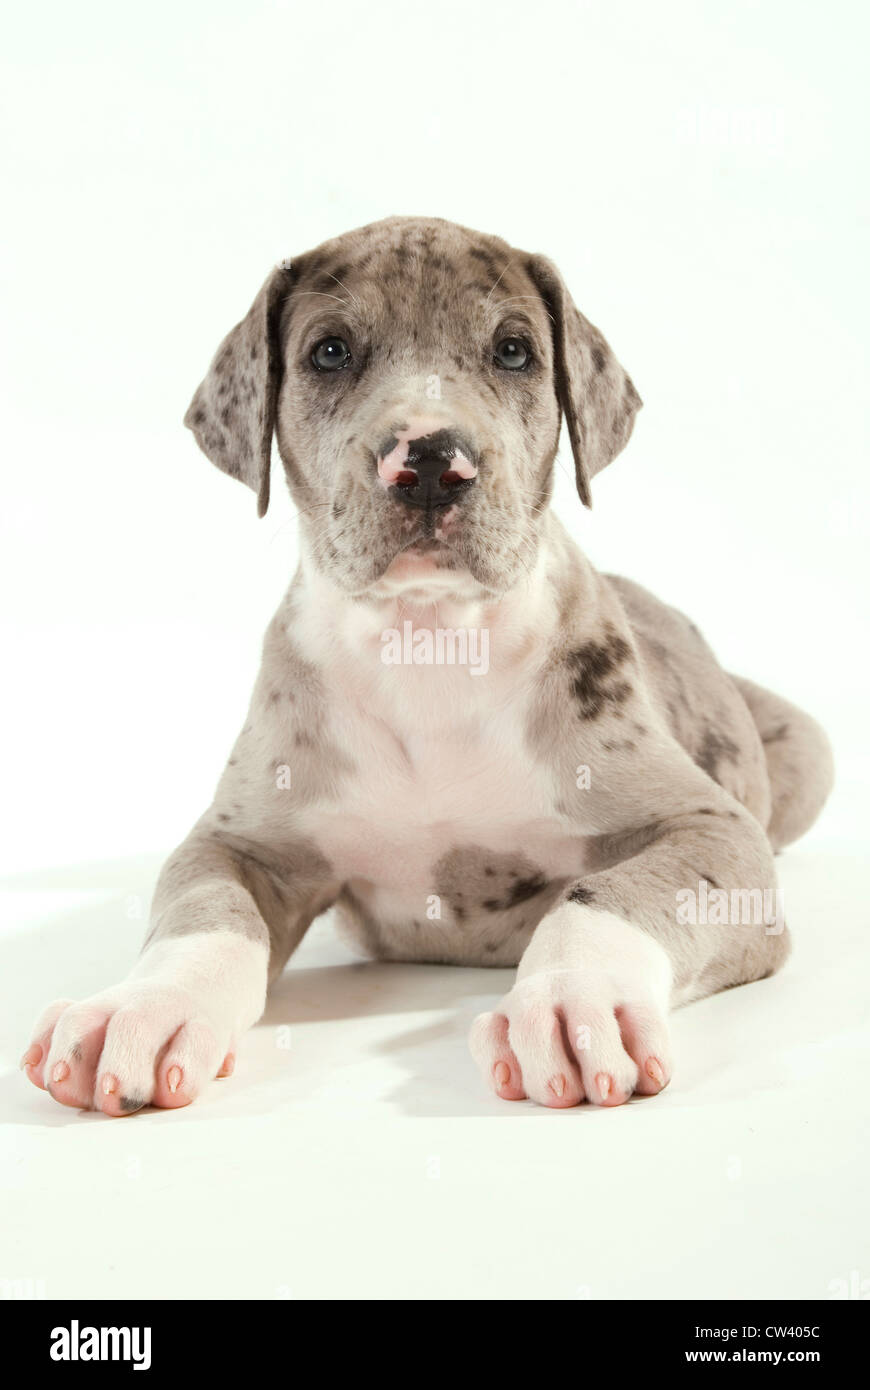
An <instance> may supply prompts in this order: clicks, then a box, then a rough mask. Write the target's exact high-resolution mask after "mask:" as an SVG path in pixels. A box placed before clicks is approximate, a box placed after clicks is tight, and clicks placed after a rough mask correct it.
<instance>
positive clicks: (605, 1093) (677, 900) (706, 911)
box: [471, 764, 788, 1107]
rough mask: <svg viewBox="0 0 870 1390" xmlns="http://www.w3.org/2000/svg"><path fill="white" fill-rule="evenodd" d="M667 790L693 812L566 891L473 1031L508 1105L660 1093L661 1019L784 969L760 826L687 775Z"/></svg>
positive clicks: (664, 1063)
mask: <svg viewBox="0 0 870 1390" xmlns="http://www.w3.org/2000/svg"><path fill="white" fill-rule="evenodd" d="M670 782H671V786H672V787H673V786H674V784H675V783H676V786H677V789H679V784H680V783H681V782H682V783H683V784H684V785H683V788H682V790H683V792H684V794H686V793H688V796H687V800H688V801H690V800H691V796H692V795H694V794H695V793H697V792H700V794H701V799H700V801H698V799H697V796H696V797H695V800H696V805H695V806H694V807H693V808H692V809H691V810H687V811H684V812H682V813H680V812H672V813H671V814H670V815H669V816H667V817H666V818H665V819H664V820H661V819H659V820H657V821H654V822H652V821H651V822H650V823H649V824H648V826H647V827H646V829H645V830H642V831H637V830H636V831H634V832H632V835H631V837H628V839H627V840H626V837H623V848H627V847H629V845H630V846H631V848H633V847H634V845H636V844H637V843H638V842H641V843H642V844H643V847H642V848H640V849H639V851H638V852H637V853H634V854H633V855H632V857H630V858H626V859H624V860H623V861H622V862H618V863H616V864H614V865H612V867H608V868H604V869H601V870H599V871H598V872H592V873H590V874H588V875H586V876H585V877H584V878H582V879H581V880H579V881H578V882H577V883H576V884H574V885H573V886H572V888H571V889H570V890H569V891H568V893H567V894H566V896H565V898H564V899H563V900H562V901H561V902H560V903H559V904H558V905H557V907H555V908H554V909H553V910H552V911H550V912H549V913H548V914H547V915H546V916H545V917H544V918H543V920H542V921H541V922H540V923H539V925H538V926H537V928H536V929H535V932H534V934H533V936H532V939H531V941H530V943H529V945H528V947H527V949H526V951H525V953H524V955H523V957H522V960H521V962H520V966H519V970H518V972H517V981H516V984H515V986H514V988H513V989H512V990H511V991H510V993H509V994H508V995H506V996H505V998H504V999H503V1000H502V1001H501V1003H500V1004H499V1006H498V1008H497V1009H496V1010H495V1012H493V1013H490V1014H483V1015H481V1016H480V1017H479V1018H478V1019H477V1020H476V1021H475V1024H474V1027H473V1029H472V1039H471V1045H472V1051H473V1054H474V1056H475V1059H476V1060H477V1062H478V1065H479V1066H480V1068H481V1070H482V1072H483V1074H484V1076H485V1078H486V1080H487V1081H488V1083H489V1084H490V1085H491V1086H492V1087H493V1089H494V1090H495V1091H496V1093H497V1094H498V1095H500V1096H502V1097H503V1098H505V1099H507V1100H520V1099H522V1098H523V1097H524V1096H528V1097H529V1098H530V1099H532V1100H535V1101H537V1102H538V1103H539V1104H542V1105H549V1106H560V1107H561V1106H569V1105H577V1104H579V1102H580V1101H582V1100H583V1099H587V1100H589V1101H592V1102H593V1103H595V1104H598V1105H620V1104H622V1102H623V1101H625V1100H627V1099H628V1098H629V1096H631V1095H632V1093H634V1092H638V1093H640V1094H642V1095H652V1094H655V1093H656V1092H658V1091H660V1090H661V1089H662V1088H663V1087H664V1086H665V1085H667V1082H668V1080H669V1079H670V1074H671V1057H670V1044H669V1040H668V1025H667V1014H668V1010H669V1008H670V1007H671V1006H672V1005H674V1004H680V1003H686V1002H688V1001H689V1000H690V999H697V998H702V997H703V996H704V995H707V994H711V993H713V992H715V991H716V990H719V989H724V988H726V987H728V986H729V985H735V984H742V983H744V982H746V981H748V980H754V979H758V978H760V977H761V976H764V975H769V974H771V973H772V972H773V971H774V970H776V969H777V968H778V966H779V965H780V964H781V963H782V962H783V960H784V959H785V957H786V955H787V953H788V937H787V932H786V929H785V924H784V922H783V921H782V918H781V912H780V909H779V899H778V898H777V897H776V896H775V895H774V892H775V890H774V872H773V857H772V853H771V850H770V846H769V845H768V842H767V840H766V837H765V835H764V833H763V831H762V829H761V826H760V824H759V823H758V822H757V821H756V820H755V819H754V817H753V816H751V815H750V813H749V812H748V811H746V810H744V809H743V807H741V806H739V805H738V804H737V803H736V802H734V801H733V800H732V799H731V798H730V797H728V796H727V795H726V794H725V793H724V792H722V791H721V789H720V788H718V787H716V788H714V787H713V786H712V784H711V783H709V782H706V783H705V782H704V781H700V780H699V777H698V774H697V771H696V769H694V768H690V767H687V766H686V765H685V764H683V765H682V767H680V766H677V767H676V768H672V769H671V772H670ZM665 785H667V783H665ZM618 844H619V836H616V837H614V838H613V840H612V842H611V847H612V848H613V849H614V850H615V849H616V847H617V846H618ZM693 901H694V904H695V910H694V912H693V911H692V903H693ZM774 905H775V906H774Z"/></svg>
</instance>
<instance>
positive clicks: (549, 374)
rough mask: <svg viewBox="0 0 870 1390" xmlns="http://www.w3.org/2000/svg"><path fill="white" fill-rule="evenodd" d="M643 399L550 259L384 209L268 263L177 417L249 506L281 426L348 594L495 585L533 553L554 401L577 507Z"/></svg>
mask: <svg viewBox="0 0 870 1390" xmlns="http://www.w3.org/2000/svg"><path fill="white" fill-rule="evenodd" d="M640 403H641V402H640V398H639V396H638V394H637V392H636V391H635V389H634V386H633V385H632V383H631V381H630V380H629V378H628V376H627V375H626V373H625V372H624V371H623V369H622V368H621V367H620V365H619V363H618V362H617V361H616V359H615V357H614V356H613V353H612V352H611V350H610V348H609V347H608V345H607V343H606V342H605V340H604V338H603V337H602V336H601V334H600V333H599V332H598V330H597V329H596V328H594V327H593V326H592V324H590V323H589V322H588V320H586V319H585V318H584V317H583V315H582V314H581V313H579V311H578V310H577V309H576V308H575V306H574V304H573V301H572V300H571V297H570V295H569V294H568V291H567V290H566V288H565V286H564V284H563V282H562V279H561V276H560V275H559V272H558V271H557V270H556V268H555V266H554V265H552V263H551V262H549V261H547V260H545V259H544V258H542V257H539V256H531V255H528V254H526V253H524V252H521V251H516V250H513V249H512V248H511V247H510V246H508V245H507V244H506V243H505V242H503V241H500V240H499V239H498V238H497V237H490V236H483V235H481V234H479V233H477V232H471V231H468V230H467V229H465V228H463V227H458V226H455V225H453V224H452V223H449V222H442V221H440V220H438V219H429V218H419V219H418V218H390V219H389V220H387V221H386V222H378V223H375V224H373V225H372V226H369V227H363V228H361V229H360V230H359V231H356V232H351V233H349V234H348V235H347V236H343V237H338V238H336V239H335V240H334V241H329V242H326V243H324V245H323V246H321V247H319V248H318V249H317V250H315V251H311V252H307V253H306V254H305V255H302V256H299V257H298V258H294V259H293V261H292V262H285V263H283V264H282V265H281V266H279V267H278V268H277V269H276V270H274V271H273V273H272V274H271V275H270V276H269V278H268V280H267V281H266V283H265V285H264V286H263V287H262V289H261V290H260V293H259V294H258V296H257V298H256V299H255V301H254V303H253V305H252V306H251V309H250V310H249V312H248V314H247V317H246V318H244V319H243V320H242V322H241V323H240V324H238V325H237V326H236V327H235V328H234V329H233V330H232V331H231V332H230V333H229V334H228V335H227V337H226V338H225V339H224V341H223V343H222V344H221V346H220V348H219V349H218V352H217V355H216V356H215V359H214V361H213V363H212V365H211V368H210V370H209V372H208V375H207V376H206V378H205V380H204V381H203V382H202V384H201V385H200V387H199V389H198V390H197V392H196V394H195V396H194V398H193V401H192V402H191V405H190V408H189V409H188V412H187V415H186V416H185V424H187V425H188V426H189V427H190V428H191V429H192V430H193V432H194V434H195V436H196V439H197V442H198V443H199V445H200V447H201V448H202V449H203V451H204V452H205V453H206V454H207V455H208V457H209V458H210V459H211V460H212V462H214V463H216V464H217V465H218V467H220V468H222V469H224V471H225V472H227V473H230V474H232V476H233V477H236V478H240V479H241V480H242V481H243V482H245V483H247V484H248V485H249V486H250V487H252V488H253V489H254V490H255V491H256V492H257V494H258V498H259V509H260V514H261V515H263V513H264V512H265V510H266V507H267V506H268V500H269V461H270V455H271V444H272V436H273V433H274V434H275V435H276V436H277V440H278V448H279V452H280V455H281V458H282V460H283V463H284V467H285V470H286V473H287V478H288V481H289V485H290V489H291V491H292V493H293V496H294V498H295V500H296V502H297V504H298V506H299V512H300V519H301V524H302V526H303V529H304V532H305V534H306V538H307V541H308V552H309V554H310V556H311V557H312V560H313V562H314V563H315V564H317V565H318V566H319V567H320V568H322V569H323V570H324V571H326V572H327V573H328V574H329V575H330V576H331V577H332V578H333V579H334V580H335V581H336V582H337V583H338V584H339V585H341V586H342V587H343V588H344V589H346V590H347V591H348V592H349V593H364V592H366V591H367V590H371V589H372V588H373V586H375V585H376V584H378V582H379V581H381V580H382V578H383V577H384V576H385V575H386V576H388V577H389V576H390V575H392V574H404V573H413V574H414V575H415V576H416V577H417V580H418V581H419V582H425V575H426V574H434V573H436V572H438V571H445V570H448V571H452V572H454V574H455V577H456V578H457V580H459V577H460V574H461V575H464V576H466V577H468V578H469V579H470V580H471V581H474V582H475V583H476V584H477V585H478V586H479V587H481V588H483V589H484V590H486V591H487V592H489V593H492V594H499V593H502V592H504V591H505V590H506V589H507V588H509V587H510V585H511V584H512V583H513V582H514V581H515V580H516V578H517V577H518V576H519V575H520V574H522V572H523V569H524V568H525V569H529V568H530V563H531V561H532V560H533V558H534V554H535V550H536V547H537V543H538V535H539V530H540V524H541V516H542V513H543V511H544V509H545V508H546V505H547V503H548V501H549V497H550V490H551V487H552V471H553V460H554V457H555V454H556V449H557V446H558V440H559V428H560V422H561V415H562V413H563V412H564V414H565V417H566V421H567V424H568V430H569V435H570V439H571V446H572V449H573V452H574V459H575V464H576V473H577V487H578V490H579V493H580V496H581V498H582V499H583V501H584V502H585V503H586V504H587V505H588V504H589V502H590V494H589V481H590V479H591V478H592V477H593V476H594V475H595V474H596V473H597V472H598V471H599V470H600V469H601V468H603V467H604V466H605V465H606V464H607V463H609V462H610V460H611V459H612V458H614V457H615V456H616V454H618V453H619V451H620V449H622V448H623V446H624V445H625V444H626V443H627V441H628V438H629V435H630V434H631V430H632V425H633V422H634V416H635V413H636V411H637V409H638V407H639V406H640ZM443 577H444V576H443V574H442V578H443Z"/></svg>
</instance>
